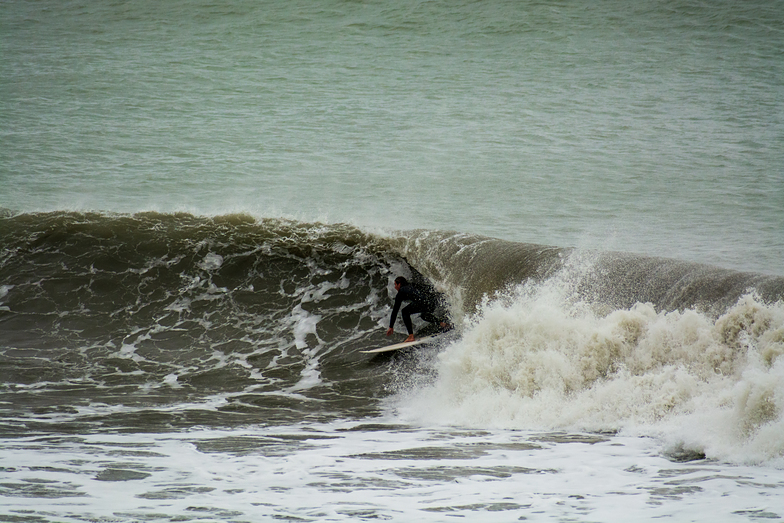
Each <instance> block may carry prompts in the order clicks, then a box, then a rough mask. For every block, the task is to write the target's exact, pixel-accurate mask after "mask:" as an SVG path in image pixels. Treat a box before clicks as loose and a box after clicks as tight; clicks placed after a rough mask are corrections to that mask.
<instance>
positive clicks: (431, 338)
mask: <svg viewBox="0 0 784 523" xmlns="http://www.w3.org/2000/svg"><path fill="white" fill-rule="evenodd" d="M441 336H442V334H433V335H431V336H425V337H423V338H419V339H418V340H414V341H404V342H403V343H395V344H394V345H387V346H386V347H381V348H378V349H370V350H361V351H359V352H363V353H365V354H378V353H379V352H389V351H393V350H400V349H405V348H407V347H413V346H415V345H422V344H425V343H432V342H434V341H436V340H437V339H438V338H440V337H441Z"/></svg>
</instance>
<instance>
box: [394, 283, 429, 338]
mask: <svg viewBox="0 0 784 523" xmlns="http://www.w3.org/2000/svg"><path fill="white" fill-rule="evenodd" d="M404 301H410V302H411V303H409V304H408V305H406V306H405V307H403V323H405V325H406V330H407V331H408V333H409V334H413V333H414V327H413V326H412V324H411V315H412V314H419V317H420V318H422V319H423V320H425V321H426V322H429V323H437V322H438V321H439V319H438V318H436V317H435V316H434V315H433V311H434V310H435V308H436V304H435V303H432V301H431V300H428V299H427V297H426V296H425V295H424V294H423V293H422V292H421V291H420V290H418V289H417V288H416V287H414V286H413V285H411V284H410V283H407V284H405V285H403V286H402V287H400V290H399V291H397V296H395V306H394V308H393V309H392V318H391V319H390V320H389V328H390V329H391V328H394V326H395V320H396V319H397V312H398V311H399V310H400V305H401V304H402V303H403V302H404Z"/></svg>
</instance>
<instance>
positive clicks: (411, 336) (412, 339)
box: [403, 334, 414, 343]
mask: <svg viewBox="0 0 784 523" xmlns="http://www.w3.org/2000/svg"><path fill="white" fill-rule="evenodd" d="M409 341H414V335H413V334H409V335H408V338H406V341H404V342H403V343H408V342H409Z"/></svg>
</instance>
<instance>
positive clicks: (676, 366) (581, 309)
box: [0, 213, 784, 461]
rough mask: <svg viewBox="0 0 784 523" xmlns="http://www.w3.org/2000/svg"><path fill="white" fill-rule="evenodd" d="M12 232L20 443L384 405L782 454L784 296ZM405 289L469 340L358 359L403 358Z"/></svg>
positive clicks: (484, 247)
mask: <svg viewBox="0 0 784 523" xmlns="http://www.w3.org/2000/svg"><path fill="white" fill-rule="evenodd" d="M1 220H2V221H1V222H0V231H2V238H0V242H2V245H3V251H2V252H3V254H2V259H1V260H0V278H1V280H0V281H2V286H0V324H2V327H3V328H2V332H1V333H0V351H2V363H3V365H2V369H3V371H2V386H3V390H4V397H5V398H6V399H5V403H4V406H3V410H4V416H3V432H4V434H5V435H6V436H13V435H14V434H17V435H19V434H27V435H29V434H30V431H34V432H40V433H51V432H58V433H60V432H63V433H69V432H72V431H82V430H86V429H89V430H96V431H102V430H105V431H114V430H118V429H119V430H122V429H123V428H133V429H134V430H139V429H142V430H154V431H166V430H177V429H182V428H188V427H193V426H198V425H201V424H209V425H212V426H215V425H218V426H235V425H246V424H262V425H263V424H281V423H296V422H299V421H302V420H308V419H311V420H314V421H319V422H325V421H328V420H330V419H336V418H346V417H348V418H357V419H359V418H363V417H366V416H373V415H376V414H378V413H379V412H381V411H383V410H384V409H388V408H393V409H398V410H399V411H400V412H403V413H408V414H406V415H407V416H409V417H410V419H412V420H414V419H417V418H421V417H422V416H424V417H427V418H429V419H431V420H432V419H439V420H440V421H441V422H443V423H445V424H458V425H466V426H477V427H480V426H488V425H490V426H500V427H512V428H524V429H568V430H594V431H607V430H610V431H618V430H628V431H638V432H641V433H647V434H651V433H666V434H667V438H669V440H670V441H671V442H672V444H673V445H675V446H677V445H681V446H685V447H687V448H689V449H692V450H693V451H695V452H703V453H707V454H709V455H714V456H721V457H724V458H727V459H738V460H749V459H750V460H757V461H766V460H771V459H777V458H780V457H781V455H782V451H783V449H782V447H781V441H780V439H777V438H776V437H775V436H773V435H774V434H776V433H780V431H781V429H782V423H784V416H782V409H784V403H782V401H781V398H782V389H781V387H782V383H784V379H782V373H783V372H784V358H781V355H782V353H784V304H783V302H782V295H784V278H780V277H775V276H765V275H758V274H744V273H737V272H733V271H728V270H722V269H718V268H714V267H709V266H701V265H695V264H688V263H683V262H677V261H673V260H667V259H657V258H645V257H635V256H631V255H626V254H613V253H591V252H578V251H575V250H572V249H564V248H556V247H549V246H541V245H531V244H519V243H513V242H505V241H501V240H495V239H492V238H486V237H480V236H470V235H464V234H458V233H448V232H437V231H409V232H405V233H403V232H401V233H384V234H382V233H370V232H366V231H363V230H361V229H359V228H356V227H353V226H349V225H342V224H332V225H328V224H319V223H299V222H295V221H286V220H279V219H256V218H253V217H251V216H247V215H226V216H216V217H199V216H193V215H189V214H155V213H143V214H135V215H111V214H89V213H42V214H13V213H7V214H6V215H4V216H3V217H2V219H1ZM398 274H405V275H407V276H409V277H415V278H420V279H421V280H422V281H427V282H429V283H430V284H431V285H433V286H434V287H435V288H437V289H438V290H440V291H442V292H444V293H445V295H446V296H447V298H448V301H449V303H450V306H451V313H452V316H453V318H454V319H455V321H456V323H457V325H458V328H459V331H460V334H461V338H460V339H459V340H458V341H456V342H454V343H452V344H451V345H449V346H447V347H442V348H441V349H442V352H441V354H440V355H439V357H438V358H435V357H434V356H433V354H434V353H433V352H430V353H428V354H429V355H430V356H429V357H427V358H425V357H424V356H421V355H420V357H419V358H420V359H419V360H416V358H414V360H416V361H414V360H411V361H408V362H402V363H400V364H399V365H388V364H387V363H388V362H379V361H376V360H372V359H369V358H368V357H367V356H366V355H363V354H360V353H359V351H360V350H363V349H368V348H374V347H378V346H381V345H383V344H386V343H388V341H387V339H386V338H385V337H384V326H385V322H386V321H387V319H388V315H389V307H390V304H391V297H392V296H393V292H394V291H391V281H392V280H393V279H394V277H395V276H396V275H398ZM379 377H381V379H379ZM379 397H382V398H386V400H384V401H381V402H379V401H377V400H376V398H379ZM684 420H686V421H684ZM691 425H694V426H695V427H692V429H694V430H688V431H686V429H684V427H687V426H689V427H690V426H691ZM698 427H703V428H704V427H708V428H705V429H704V430H697V428H698ZM687 432H688V434H687Z"/></svg>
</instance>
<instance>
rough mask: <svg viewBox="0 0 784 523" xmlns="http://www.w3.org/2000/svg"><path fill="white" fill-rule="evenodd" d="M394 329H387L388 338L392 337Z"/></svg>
mask: <svg viewBox="0 0 784 523" xmlns="http://www.w3.org/2000/svg"><path fill="white" fill-rule="evenodd" d="M392 332H393V329H392V327H390V328H388V329H387V336H392Z"/></svg>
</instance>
